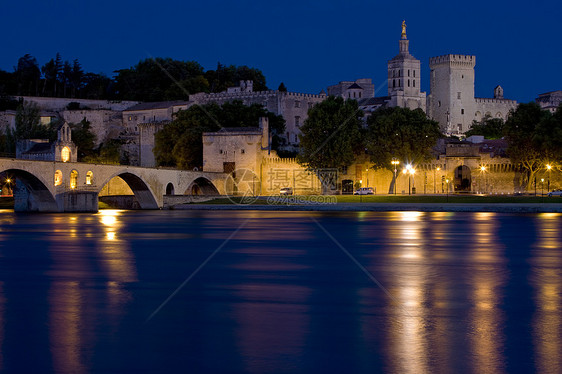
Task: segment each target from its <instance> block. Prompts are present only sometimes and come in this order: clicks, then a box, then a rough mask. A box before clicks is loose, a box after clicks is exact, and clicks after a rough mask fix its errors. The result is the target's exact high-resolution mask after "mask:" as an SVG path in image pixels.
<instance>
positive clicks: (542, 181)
mask: <svg viewBox="0 0 562 374" xmlns="http://www.w3.org/2000/svg"><path fill="white" fill-rule="evenodd" d="M543 187H544V178H541V197H542V196H544V193H543Z"/></svg>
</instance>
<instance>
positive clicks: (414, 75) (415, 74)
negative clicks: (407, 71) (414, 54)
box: [414, 70, 416, 87]
mask: <svg viewBox="0 0 562 374" xmlns="http://www.w3.org/2000/svg"><path fill="white" fill-rule="evenodd" d="M415 77H416V71H415V70H414V78H415ZM414 87H415V86H414Z"/></svg>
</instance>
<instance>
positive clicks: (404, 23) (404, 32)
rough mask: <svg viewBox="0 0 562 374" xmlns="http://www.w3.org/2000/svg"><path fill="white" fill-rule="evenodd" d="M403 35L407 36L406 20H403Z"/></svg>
mask: <svg viewBox="0 0 562 374" xmlns="http://www.w3.org/2000/svg"><path fill="white" fill-rule="evenodd" d="M402 37H403V38H406V20H403V21H402Z"/></svg>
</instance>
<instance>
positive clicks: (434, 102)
mask: <svg viewBox="0 0 562 374" xmlns="http://www.w3.org/2000/svg"><path fill="white" fill-rule="evenodd" d="M475 65H476V56H471V55H458V54H449V55H443V56H438V57H432V58H430V59H429V68H430V90H431V91H430V95H429V96H428V100H427V106H428V115H429V117H430V118H432V119H434V120H436V121H438V122H439V125H440V126H441V130H442V131H443V132H444V133H446V134H449V135H450V134H463V133H464V132H466V131H467V130H468V129H469V128H470V127H471V125H472V120H473V119H474V113H475V101H474V66H475Z"/></svg>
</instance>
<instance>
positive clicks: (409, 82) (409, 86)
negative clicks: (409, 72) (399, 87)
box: [408, 79, 410, 87]
mask: <svg viewBox="0 0 562 374" xmlns="http://www.w3.org/2000/svg"><path fill="white" fill-rule="evenodd" d="M408 87H410V80H409V79H408Z"/></svg>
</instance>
